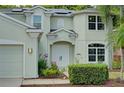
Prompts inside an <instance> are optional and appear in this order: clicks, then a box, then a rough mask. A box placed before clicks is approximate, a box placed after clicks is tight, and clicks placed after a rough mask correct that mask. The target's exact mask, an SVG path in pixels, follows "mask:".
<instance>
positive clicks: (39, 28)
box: [32, 14, 43, 29]
mask: <svg viewBox="0 0 124 93" xmlns="http://www.w3.org/2000/svg"><path fill="white" fill-rule="evenodd" d="M34 16H40V17H41V27H40V28H38V29H43V27H42V25H43V22H42V16H41V15H36V14H34V15H32V26H34ZM34 27H35V26H34Z"/></svg>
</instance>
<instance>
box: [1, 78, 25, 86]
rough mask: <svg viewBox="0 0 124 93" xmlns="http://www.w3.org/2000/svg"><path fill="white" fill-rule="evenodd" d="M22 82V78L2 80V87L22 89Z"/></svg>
mask: <svg viewBox="0 0 124 93" xmlns="http://www.w3.org/2000/svg"><path fill="white" fill-rule="evenodd" d="M22 81H23V79H21V78H0V87H20V85H21V84H22Z"/></svg>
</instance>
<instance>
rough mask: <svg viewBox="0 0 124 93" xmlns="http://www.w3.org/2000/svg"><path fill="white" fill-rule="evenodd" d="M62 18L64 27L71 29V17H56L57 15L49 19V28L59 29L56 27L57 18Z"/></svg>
mask: <svg viewBox="0 0 124 93" xmlns="http://www.w3.org/2000/svg"><path fill="white" fill-rule="evenodd" d="M59 19H63V20H64V28H65V29H68V30H73V18H72V17H62V16H60V17H58V16H52V17H51V19H50V29H59V28H58V27H57V24H58V22H57V21H58V20H59Z"/></svg>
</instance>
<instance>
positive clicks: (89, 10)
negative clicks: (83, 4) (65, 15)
mask: <svg viewBox="0 0 124 93" xmlns="http://www.w3.org/2000/svg"><path fill="white" fill-rule="evenodd" d="M83 13H99V12H98V11H97V9H96V8H87V9H84V10H82V11H78V12H74V13H73V15H76V14H83Z"/></svg>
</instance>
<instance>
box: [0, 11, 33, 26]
mask: <svg viewBox="0 0 124 93" xmlns="http://www.w3.org/2000/svg"><path fill="white" fill-rule="evenodd" d="M0 16H2V17H4V18H6V19H8V20H11V21H13V22H16V23H18V24H20V25H22V26H25V27H28V28H35V27H33V26H31V25H28V24H26V23H24V22H22V21H19V20H17V19H15V18H12V17H10V16H8V15H6V14H3V13H0Z"/></svg>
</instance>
